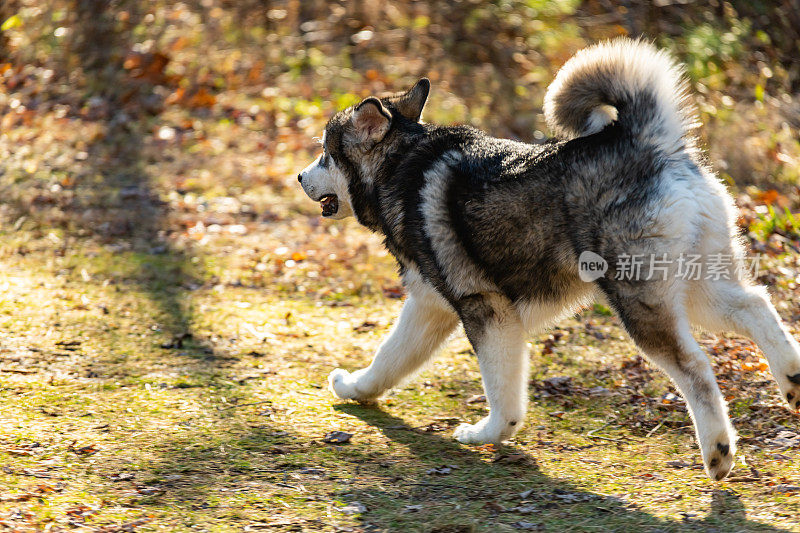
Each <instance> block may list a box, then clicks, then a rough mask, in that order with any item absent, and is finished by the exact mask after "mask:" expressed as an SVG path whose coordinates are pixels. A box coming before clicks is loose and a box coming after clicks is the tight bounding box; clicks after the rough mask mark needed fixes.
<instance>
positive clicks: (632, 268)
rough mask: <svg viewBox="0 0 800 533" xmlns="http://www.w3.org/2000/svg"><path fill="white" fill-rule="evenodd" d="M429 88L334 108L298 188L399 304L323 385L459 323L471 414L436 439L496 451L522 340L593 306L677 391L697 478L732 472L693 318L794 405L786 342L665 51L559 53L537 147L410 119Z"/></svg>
mask: <svg viewBox="0 0 800 533" xmlns="http://www.w3.org/2000/svg"><path fill="white" fill-rule="evenodd" d="M429 90H430V82H429V81H428V80H427V79H422V80H420V81H419V82H418V83H417V84H416V85H415V86H414V87H413V88H412V89H411V90H409V91H408V92H406V93H403V94H399V95H395V96H390V97H386V98H376V97H369V98H367V99H365V100H364V101H362V102H361V103H359V104H358V105H356V106H354V107H351V108H349V109H345V110H344V111H341V112H339V113H337V114H336V115H335V116H333V118H331V119H330V121H329V122H328V124H327V126H326V127H325V133H324V136H323V138H322V139H323V140H322V148H323V152H322V154H321V155H320V156H319V157H318V158H317V159H316V160H315V161H314V162H313V163H312V164H311V165H309V166H308V167H307V168H306V169H304V170H303V171H302V172H301V173H300V175H299V177H298V179H299V180H300V182H301V184H302V186H303V189H304V190H305V192H306V194H307V195H308V196H309V197H311V198H312V199H313V200H315V201H319V202H320V203H321V206H322V215H323V216H325V217H328V218H337V219H338V218H343V217H346V216H348V215H354V216H355V217H356V219H357V220H358V221H359V222H360V223H361V224H363V225H364V226H366V227H367V228H369V229H370V230H372V231H375V232H378V233H380V234H381V235H383V236H384V238H385V244H386V247H387V248H388V249H389V251H390V252H391V253H392V254H393V255H394V257H395V258H396V259H397V261H398V263H399V266H400V272H401V275H402V278H403V283H404V284H405V286H406V289H407V292H408V298H407V299H406V302H405V304H404V306H403V310H402V312H401V314H400V317H399V319H398V320H397V323H396V324H395V326H394V330H393V331H392V333H391V334H390V335H389V337H388V338H387V339H386V340H385V342H384V343H383V344H382V345H381V346H380V348H379V349H378V352H377V354H376V355H375V358H374V360H373V361H372V363H371V364H370V365H369V366H368V367H367V368H364V369H361V370H358V371H356V372H352V373H350V372H347V371H346V370H342V369H337V370H334V371H333V372H332V373H331V375H330V386H331V389H332V390H333V392H334V393H335V394H336V395H337V396H338V397H340V398H343V399H354V400H370V399H374V398H376V397H378V396H380V395H381V394H383V393H384V392H386V391H387V390H388V389H390V388H392V387H394V386H396V385H397V384H398V383H400V382H401V380H403V379H404V378H407V377H408V376H409V375H411V374H412V373H413V372H414V371H415V370H417V369H418V368H419V367H420V366H421V365H422V364H423V363H425V362H426V361H427V360H428V359H429V358H430V357H431V356H432V355H433V354H434V353H435V352H436V351H437V349H438V348H439V347H440V346H441V344H442V343H443V342H444V341H445V340H446V339H447V337H448V336H449V335H450V333H451V332H452V331H453V330H454V328H455V327H456V326H457V325H458V323H459V322H460V323H461V324H463V327H464V330H465V332H466V335H467V337H468V338H469V341H470V343H471V344H472V346H473V347H474V349H475V353H476V354H477V358H478V362H479V365H480V370H481V375H482V377H483V384H484V388H485V390H486V397H487V399H488V402H489V406H490V414H489V416H487V417H486V418H484V419H483V420H481V421H480V422H478V423H477V424H474V425H469V424H462V425H461V426H459V427H458V428H457V429H456V431H455V434H454V436H455V438H456V439H458V440H459V441H460V442H463V443H469V444H478V443H490V442H491V443H498V442H500V441H503V440H505V439H508V438H509V437H511V436H512V435H513V434H514V433H515V432H516V431H517V430H518V429H519V428H520V425H521V424H522V422H523V420H524V418H525V408H526V402H527V398H528V394H527V389H526V384H527V381H528V356H527V354H526V350H525V335H526V334H528V333H530V332H536V331H541V330H542V329H543V328H546V327H548V326H550V325H552V324H553V323H554V322H556V321H557V320H559V318H560V317H563V316H565V315H568V314H570V313H573V312H575V310H576V309H578V308H579V307H580V306H582V305H585V304H587V303H588V302H591V301H592V300H594V299H597V298H600V299H602V300H604V301H605V302H607V303H608V304H609V305H610V307H611V308H612V309H613V310H614V311H615V312H616V313H617V314H618V315H619V317H620V319H621V321H622V323H623V325H624V327H625V329H626V330H627V332H628V333H629V334H630V336H631V337H632V338H633V340H634V342H635V343H636V345H637V346H638V347H639V348H640V349H641V351H642V352H643V353H644V354H645V355H646V356H647V357H648V358H649V359H650V361H652V362H653V363H655V364H656V365H658V366H659V367H660V368H661V369H663V370H664V371H665V372H666V373H667V374H668V375H669V376H670V378H671V379H672V380H673V382H674V383H675V385H676V386H677V388H678V389H679V390H680V392H681V393H682V394H683V396H684V397H685V399H686V401H687V404H688V407H689V410H690V412H691V415H692V417H693V419H694V422H695V428H696V432H697V441H698V443H699V444H700V449H701V451H702V455H703V461H704V462H705V466H706V470H707V472H708V474H709V476H710V477H711V478H712V479H715V480H719V479H722V478H724V477H725V476H726V475H727V474H728V472H729V471H730V470H731V468H732V466H733V462H734V454H735V448H736V435H735V432H734V430H733V428H732V426H731V423H730V420H729V418H728V414H727V407H726V404H725V401H724V399H723V397H722V395H721V394H720V390H719V388H718V386H717V382H716V380H715V377H714V374H713V372H712V369H711V365H710V364H709V360H708V358H707V356H706V354H705V353H704V352H703V350H702V349H701V348H700V346H699V345H698V343H697V342H696V340H695V339H694V337H693V336H692V330H691V327H692V326H693V325H696V326H700V327H703V328H705V329H709V330H723V329H724V330H732V331H735V332H738V333H741V334H744V335H746V336H748V337H750V338H752V339H753V340H754V341H755V342H756V343H758V345H759V346H760V347H761V348H762V350H763V351H764V353H765V355H766V357H767V359H768V360H769V365H770V369H771V371H772V374H773V376H774V377H775V379H776V380H777V382H778V387H779V388H780V390H781V393H782V395H783V397H784V398H785V399H786V400H787V401H788V402H789V404H790V405H791V406H793V407H795V408H796V407H800V351H799V350H798V344H797V342H796V341H795V339H794V338H792V336H791V335H790V334H789V333H788V331H787V329H786V328H785V327H784V326H783V325H782V323H781V321H780V319H779V317H778V315H777V313H776V312H775V309H774V307H773V306H772V304H771V303H770V300H769V298H768V296H767V294H766V291H765V290H764V288H763V287H758V286H755V285H754V283H753V281H752V275H750V274H749V273H748V272H747V269H743V268H741V267H742V262H743V261H744V259H745V256H744V247H743V245H742V243H741V242H740V237H739V235H738V230H737V227H736V224H735V221H736V217H737V211H736V208H735V206H734V203H733V201H732V199H731V196H730V195H729V194H728V192H727V191H726V189H725V187H724V186H723V185H722V183H721V182H720V181H719V180H718V179H717V178H716V176H715V175H714V174H713V173H712V171H711V170H710V169H709V168H708V167H707V166H706V164H705V163H704V161H703V156H702V154H701V153H700V151H699V150H698V148H697V147H696V143H695V141H694V138H693V137H692V135H691V129H692V128H693V126H694V125H695V113H694V111H693V108H692V106H691V105H690V104H689V103H688V102H687V88H686V83H685V81H684V80H683V78H682V72H681V69H680V68H679V66H678V65H676V63H675V62H674V61H673V60H672V59H671V58H670V57H669V56H668V55H667V54H666V53H665V52H663V51H658V50H657V49H655V48H654V47H653V46H651V45H650V44H647V43H644V42H641V41H632V40H629V39H618V40H614V41H610V42H605V43H601V44H598V45H595V46H592V47H589V48H587V49H585V50H583V51H581V52H579V53H578V54H576V55H575V56H574V57H573V58H572V59H570V60H569V61H568V62H567V63H566V64H565V65H564V66H563V68H562V69H561V70H560V72H559V73H558V75H557V76H556V79H555V80H554V81H553V83H552V84H551V85H550V87H549V88H548V90H547V94H546V96H545V101H544V114H545V118H546V119H547V123H548V124H549V126H550V127H551V128H552V130H553V131H554V132H555V133H556V138H554V139H552V140H550V141H548V142H547V143H544V144H540V145H531V144H525V143H521V142H515V141H510V140H504V139H497V138H493V137H490V136H488V135H487V134H485V133H483V132H481V131H479V130H477V129H474V128H471V127H467V126H448V127H443V126H436V125H431V124H425V123H422V122H421V121H420V117H421V114H422V109H423V107H424V105H425V102H426V100H427V97H428V93H429ZM692 258H693V259H692ZM637 259H638V263H637V261H636V260H637ZM689 264H693V265H694V266H695V267H699V268H696V269H694V270H693V271H692V272H693V274H692V275H689V273H688V272H689V271H688V268H687V267H688V265H689Z"/></svg>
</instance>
